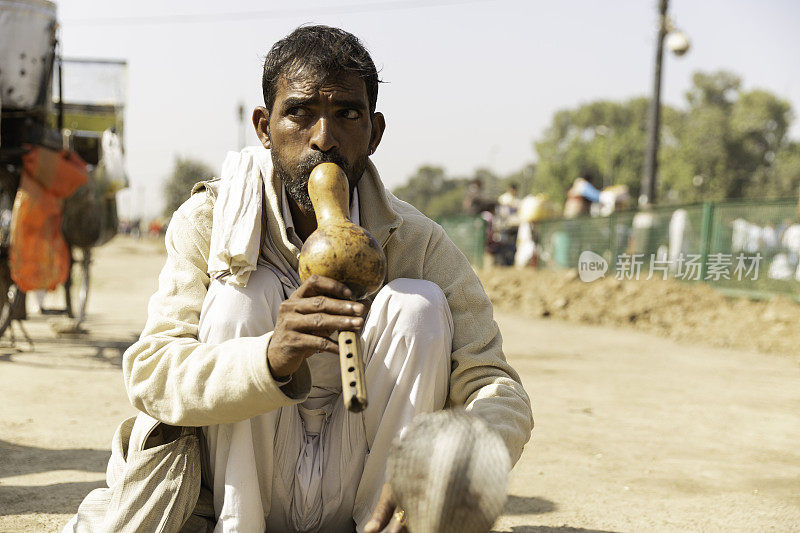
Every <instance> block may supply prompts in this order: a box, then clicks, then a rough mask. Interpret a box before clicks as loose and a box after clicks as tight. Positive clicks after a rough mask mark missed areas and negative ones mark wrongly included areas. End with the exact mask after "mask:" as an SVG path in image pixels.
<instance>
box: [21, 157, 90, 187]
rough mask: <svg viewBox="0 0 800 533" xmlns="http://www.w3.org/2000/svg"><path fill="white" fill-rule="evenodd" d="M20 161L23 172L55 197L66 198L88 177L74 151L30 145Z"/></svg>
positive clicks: (81, 160)
mask: <svg viewBox="0 0 800 533" xmlns="http://www.w3.org/2000/svg"><path fill="white" fill-rule="evenodd" d="M22 162H23V165H24V169H25V174H27V175H28V176H30V177H31V178H33V179H34V180H36V181H37V182H39V184H41V185H42V186H43V187H44V188H45V189H46V190H47V191H49V192H50V193H52V194H53V195H54V196H56V197H57V198H66V197H67V196H69V195H71V194H72V193H74V192H75V191H76V190H78V187H80V186H81V185H83V184H84V183H86V181H87V180H88V179H89V175H88V173H87V171H86V163H85V162H84V161H83V159H81V157H80V156H79V155H78V154H76V153H75V152H70V151H67V150H61V151H60V152H56V151H55V150H50V149H49V148H45V147H44V146H32V147H31V148H30V150H28V152H26V153H25V155H23V156H22Z"/></svg>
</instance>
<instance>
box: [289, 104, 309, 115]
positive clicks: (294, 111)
mask: <svg viewBox="0 0 800 533" xmlns="http://www.w3.org/2000/svg"><path fill="white" fill-rule="evenodd" d="M286 114H287V115H289V116H291V117H305V116H307V115H308V110H307V109H305V108H303V107H300V106H294V107H290V108H289V109H287V110H286Z"/></svg>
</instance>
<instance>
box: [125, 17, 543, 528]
mask: <svg viewBox="0 0 800 533" xmlns="http://www.w3.org/2000/svg"><path fill="white" fill-rule="evenodd" d="M262 83H263V93H264V104H265V105H264V107H257V108H256V109H255V110H254V112H253V126H254V127H255V130H256V132H257V134H258V138H259V140H260V141H261V143H262V144H263V147H264V148H265V149H266V150H262V149H261V148H260V147H259V148H258V149H256V150H255V151H253V149H250V152H248V153H249V154H250V155H249V157H251V158H253V159H254V160H255V161H256V162H257V164H259V165H261V167H260V168H261V169H263V170H262V171H263V173H264V179H263V203H262V205H263V215H262V219H261V223H260V224H255V225H252V226H254V227H255V230H254V232H252V233H254V235H255V237H250V238H251V240H252V239H256V240H255V242H257V243H258V244H257V246H259V248H258V250H259V253H258V260H257V265H254V269H253V270H252V271H250V272H249V273H248V275H247V276H246V278H247V279H246V280H245V282H242V279H241V276H238V275H237V274H236V273H235V272H234V271H233V269H228V270H227V271H224V272H221V273H220V272H218V271H216V270H215V269H214V268H212V267H211V266H210V264H211V263H213V262H214V253H215V251H214V250H213V248H214V246H216V245H215V243H214V242H213V241H214V240H215V237H214V236H213V233H214V231H217V230H219V232H220V233H224V232H227V233H224V234H225V235H233V234H234V233H235V232H233V231H231V230H230V228H228V227H227V226H226V227H225V228H217V229H214V228H213V226H212V221H213V222H214V223H217V221H218V220H219V219H218V217H217V213H218V211H217V210H216V209H215V201H217V202H220V201H222V200H221V194H222V193H221V190H222V189H223V187H224V184H225V181H226V180H225V179H224V178H225V176H224V174H225V172H224V171H223V179H222V180H212V181H210V182H204V183H202V184H198V185H197V186H195V188H194V191H193V194H192V196H191V197H190V198H189V200H187V201H186V202H185V203H184V204H183V205H182V206H181V207H180V208H179V209H178V210H177V212H176V213H175V214H174V216H173V217H172V221H171V223H170V225H169V229H168V231H167V234H166V248H167V260H166V265H165V266H164V269H163V270H162V272H161V274H160V276H159V287H158V291H157V292H156V293H155V295H154V296H153V297H152V298H151V300H150V304H149V310H148V321H147V324H146V326H145V328H144V331H143V332H142V335H141V338H140V339H139V341H138V342H136V343H135V344H134V345H133V346H131V347H130V349H129V350H128V351H127V352H126V353H125V356H124V364H123V370H124V378H125V384H126V387H127V391H128V395H129V397H130V400H131V402H132V403H133V405H134V406H135V407H136V408H137V409H139V410H140V411H142V412H144V413H146V414H147V415H149V417H152V419H155V420H157V421H161V422H163V423H166V424H169V425H172V426H200V427H202V428H203V432H204V434H205V437H206V441H207V449H208V456H207V457H206V458H205V459H206V460H207V464H208V466H209V468H210V473H209V480H210V481H209V484H210V486H208V487H205V489H207V490H210V491H211V492H212V493H213V504H214V515H215V520H216V528H215V531H239V532H250V531H253V532H263V531H265V530H266V531H312V530H314V531H353V529H354V528H355V529H357V530H358V531H369V532H377V531H379V530H382V529H384V528H385V527H387V526H388V528H389V530H391V531H401V530H403V529H404V527H403V526H402V524H396V523H395V522H396V520H394V519H393V518H392V517H393V516H394V512H395V504H394V502H393V497H392V494H391V488H389V486H388V484H385V482H386V480H385V479H384V478H385V466H386V461H387V454H388V452H389V448H390V444H391V442H392V440H393V439H394V438H395V437H396V436H397V435H398V434H400V433H401V432H402V431H403V429H404V428H405V427H407V426H408V424H409V423H410V422H411V420H412V418H413V417H414V416H415V415H416V414H418V413H424V412H431V411H436V410H440V409H444V408H446V407H464V408H465V409H466V410H467V411H469V412H471V413H473V414H475V415H478V416H480V417H481V418H482V419H484V420H485V421H486V422H487V423H488V424H489V426H490V427H491V428H492V429H494V430H495V431H497V432H498V433H499V435H500V436H501V437H502V439H503V441H504V442H505V444H506V446H507V447H508V451H509V455H510V457H511V461H512V464H513V463H514V462H516V461H517V460H518V459H519V456H520V454H521V453H522V447H523V445H524V444H525V443H526V442H527V440H528V438H529V437H530V431H531V428H532V425H533V421H532V417H531V409H530V401H529V399H528V396H527V395H526V393H525V391H524V390H523V388H522V385H521V383H520V379H519V376H518V374H517V372H516V371H514V369H513V368H511V366H510V365H509V364H508V363H507V362H506V360H505V356H504V354H503V351H502V339H501V336H500V332H499V330H498V327H497V324H496V323H495V322H494V320H493V318H492V307H491V304H490V302H489V299H488V298H487V296H486V294H485V292H484V290H483V288H482V286H481V284H480V281H479V280H478V278H477V276H476V275H475V273H474V272H473V270H472V268H471V267H470V265H469V263H468V262H467V260H466V258H465V257H464V256H463V255H462V254H461V253H460V252H459V250H458V249H457V248H456V247H455V245H454V244H453V243H452V242H451V241H450V240H449V239H448V237H447V236H446V235H445V233H444V231H443V230H442V228H441V227H440V226H438V225H437V224H435V223H434V222H432V221H431V220H429V219H428V218H426V217H425V216H423V215H422V214H421V213H420V212H419V211H417V210H416V209H414V208H413V207H412V206H410V205H409V204H407V203H405V202H402V201H400V200H398V199H397V198H395V197H394V196H393V195H392V194H391V193H389V192H388V191H387V190H386V189H385V188H384V185H383V183H382V181H381V179H380V177H379V175H378V171H377V169H376V168H375V166H374V165H373V164H372V162H371V161H370V160H369V155H371V154H373V153H374V152H375V150H376V149H377V148H378V145H379V143H380V141H381V136H382V134H383V132H384V128H385V120H384V116H383V115H382V114H381V113H379V112H376V111H375V107H376V102H377V96H378V83H379V80H378V74H377V71H376V68H375V65H374V63H373V61H372V58H371V57H370V55H369V53H368V52H367V50H366V49H365V48H364V47H363V45H362V44H361V42H360V41H359V40H358V39H357V38H356V37H355V36H353V35H351V34H349V33H347V32H345V31H342V30H340V29H336V28H331V27H326V26H304V27H300V28H298V29H296V30H295V31H294V32H292V33H291V34H290V35H288V36H287V37H286V38H284V39H283V40H281V41H278V42H277V43H275V45H274V46H273V47H272V49H271V50H270V52H269V54H268V55H267V57H266V60H265V62H264V71H263V80H262ZM422 120H424V117H423V118H422ZM245 152H247V150H245ZM259 153H261V155H259ZM243 154H244V152H243ZM253 154H254V155H253ZM242 157H244V155H242ZM259 158H261V159H259ZM321 162H333V163H336V164H338V165H339V166H341V167H342V168H343V169H344V171H345V173H346V174H347V178H348V181H349V184H350V193H351V195H350V196H351V198H352V199H353V200H352V203H351V218H352V219H353V221H354V222H355V223H356V224H360V225H361V226H363V227H364V228H366V229H367V231H369V232H370V233H372V234H373V235H374V236H375V238H376V239H377V241H378V242H379V243H380V244H381V246H382V247H383V250H384V252H385V254H386V258H387V266H388V274H387V277H386V280H385V285H384V286H383V287H382V289H381V290H380V291H379V292H378V293H377V294H376V296H375V297H374V299H373V301H372V302H371V303H369V302H352V301H350V300H348V296H349V289H348V288H347V287H345V286H344V285H343V284H341V283H338V282H337V281H334V280H332V279H328V278H323V277H316V276H312V277H311V278H309V279H308V280H306V281H305V282H304V283H302V284H301V283H300V282H299V278H298V275H297V265H298V254H299V251H300V248H301V246H302V244H303V241H304V240H305V239H306V238H307V237H308V236H309V235H310V234H311V233H312V232H313V231H314V230H315V229H316V220H315V217H314V211H313V206H312V204H311V202H310V200H309V196H308V191H307V187H306V185H307V180H308V177H309V173H310V172H311V170H312V169H313V168H314V167H315V166H316V165H318V164H319V163H321ZM234 183H237V182H235V181H234V182H231V184H230V185H229V187H234V185H233V184H234ZM248 194H249V193H247V192H246V191H243V190H238V191H237V190H228V191H227V192H226V195H225V202H226V203H227V204H228V206H227V208H230V205H231V204H232V203H233V204H236V205H234V207H235V211H237V212H238V213H239V214H238V215H236V216H234V217H233V218H235V219H236V218H238V219H239V220H235V222H236V224H239V225H241V224H242V220H241V218H242V216H241V213H246V212H247V210H248V207H247V206H240V205H238V204H252V203H253V198H249V197H248ZM237 195H240V196H237ZM256 196H260V195H256ZM221 211H222V210H220V212H221ZM225 224H226V225H230V226H233V225H234V224H233V221H232V220H229V221H227V222H225ZM259 226H260V231H259ZM223 230H224V232H223ZM224 238H225V237H223V239H224ZM231 238H235V237H231ZM223 246H224V243H223ZM210 249H211V250H210ZM228 266H230V265H228ZM237 280H238V282H237ZM336 331H355V332H359V333H360V335H361V337H362V340H363V345H364V358H365V364H366V372H365V375H366V384H367V387H368V390H369V395H370V396H369V406H368V407H367V409H366V410H365V411H364V412H363V413H358V414H354V413H351V412H349V411H347V410H346V409H344V407H343V404H342V401H341V377H340V370H339V363H338V345H337V344H336V343H335V342H334V341H333V340H332V339H331V336H332V334H333V333H334V332H336ZM134 433H135V434H136V432H134ZM131 445H134V443H133V442H132V443H131ZM431 453H432V454H434V453H435V450H431Z"/></svg>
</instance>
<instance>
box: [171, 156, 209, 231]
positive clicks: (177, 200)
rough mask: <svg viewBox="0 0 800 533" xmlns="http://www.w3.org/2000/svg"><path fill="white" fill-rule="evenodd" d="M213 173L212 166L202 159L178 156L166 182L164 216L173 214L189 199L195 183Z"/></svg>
mask: <svg viewBox="0 0 800 533" xmlns="http://www.w3.org/2000/svg"><path fill="white" fill-rule="evenodd" d="M213 175H214V171H213V170H211V167H209V166H208V165H206V164H205V163H203V162H202V161H197V160H193V159H188V158H182V157H179V158H177V159H176V160H175V166H174V167H173V169H172V173H171V174H170V175H169V177H168V178H167V181H166V183H164V198H165V205H164V216H167V217H169V216H172V213H174V212H175V210H176V209H178V207H180V205H181V204H182V203H183V202H185V201H186V200H188V199H189V195H190V194H191V191H192V187H193V186H194V184H195V183H198V182H200V181H203V180H207V179H210V178H211V177H212V176H213Z"/></svg>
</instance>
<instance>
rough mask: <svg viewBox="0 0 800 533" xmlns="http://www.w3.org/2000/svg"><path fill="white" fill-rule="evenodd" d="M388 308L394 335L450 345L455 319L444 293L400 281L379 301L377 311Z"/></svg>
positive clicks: (423, 282)
mask: <svg viewBox="0 0 800 533" xmlns="http://www.w3.org/2000/svg"><path fill="white" fill-rule="evenodd" d="M376 306H378V307H380V306H385V307H386V310H387V311H388V318H389V320H390V321H391V322H392V328H393V330H394V333H395V334H397V333H402V334H404V335H407V336H413V337H414V338H415V339H416V340H417V341H418V342H428V341H440V340H442V339H445V340H446V341H447V344H448V345H449V344H450V342H451V340H452V337H453V319H452V316H451V314H450V306H449V305H448V303H447V298H446V297H445V295H444V292H442V289H441V288H440V287H439V286H438V285H436V284H435V283H433V282H431V281H427V280H421V279H408V278H397V279H394V280H392V281H390V282H389V283H388V284H387V285H386V286H385V287H384V288H383V289H381V291H380V292H379V293H378V296H377V297H376V298H375V302H374V303H373V309H374V308H375V307H376Z"/></svg>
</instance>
